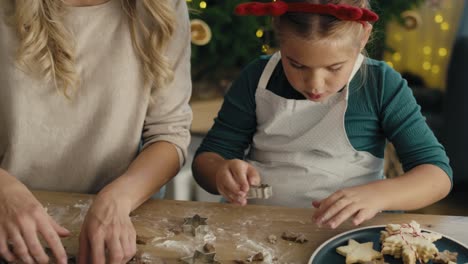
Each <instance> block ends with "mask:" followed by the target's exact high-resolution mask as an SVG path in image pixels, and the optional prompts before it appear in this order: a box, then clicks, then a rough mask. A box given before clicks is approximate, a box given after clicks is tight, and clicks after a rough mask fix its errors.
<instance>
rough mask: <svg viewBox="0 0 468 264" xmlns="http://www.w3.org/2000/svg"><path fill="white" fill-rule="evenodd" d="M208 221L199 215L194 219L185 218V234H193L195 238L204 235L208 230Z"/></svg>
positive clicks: (183, 226)
mask: <svg viewBox="0 0 468 264" xmlns="http://www.w3.org/2000/svg"><path fill="white" fill-rule="evenodd" d="M206 219H207V218H204V217H200V216H199V215H198V214H196V215H194V216H193V217H189V218H184V224H183V225H182V228H183V230H184V233H188V234H192V235H193V236H199V235H204V234H205V233H206V232H207V230H208V226H207V224H206Z"/></svg>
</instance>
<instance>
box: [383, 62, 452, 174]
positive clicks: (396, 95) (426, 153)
mask: <svg viewBox="0 0 468 264" xmlns="http://www.w3.org/2000/svg"><path fill="white" fill-rule="evenodd" d="M380 77H381V78H379V82H380V83H379V84H378V85H379V87H383V89H382V90H381V91H380V92H381V94H380V120H381V126H382V129H383V130H384V133H385V135H386V137H387V139H388V140H390V141H391V142H392V143H393V144H394V146H395V149H396V151H397V154H398V156H399V158H400V161H401V163H402V165H403V169H404V170H405V171H408V170H410V169H412V168H414V167H416V166H418V165H422V164H432V165H435V166H438V167H439V168H441V169H442V170H443V171H445V172H446V173H447V175H448V177H449V178H450V181H452V182H453V179H452V178H453V173H452V169H451V167H450V165H449V159H448V157H447V155H446V153H445V149H444V147H443V146H442V145H441V144H440V143H439V142H438V141H437V138H436V137H435V136H434V133H433V132H432V131H431V129H430V128H429V126H428V125H427V123H426V120H425V118H424V117H423V115H422V114H421V107H420V106H419V105H418V104H417V102H416V99H415V98H414V96H413V94H412V91H411V89H410V88H409V87H408V84H407V82H406V80H404V79H403V78H402V77H401V75H400V74H399V73H397V72H396V71H394V70H393V69H392V68H390V67H388V66H386V65H385V66H384V69H383V72H382V75H381V76H380Z"/></svg>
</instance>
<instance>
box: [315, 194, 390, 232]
mask: <svg viewBox="0 0 468 264" xmlns="http://www.w3.org/2000/svg"><path fill="white" fill-rule="evenodd" d="M384 200H385V197H382V196H381V195H379V192H378V190H376V188H373V187H372V186H369V185H361V186H356V187H351V188H345V189H342V190H339V191H337V192H335V193H333V194H332V195H330V196H329V197H327V198H325V199H323V200H321V201H314V202H312V205H313V206H314V207H315V208H317V210H316V211H315V212H314V215H313V219H314V220H315V223H316V224H317V225H319V226H322V225H326V226H329V227H331V228H336V227H338V226H339V225H341V224H342V223H343V222H344V221H346V220H347V219H348V218H353V224H354V225H359V224H361V223H362V222H364V221H366V220H369V219H371V218H373V217H374V216H375V215H376V214H377V213H378V212H380V211H381V210H383V208H384V202H385V201H384Z"/></svg>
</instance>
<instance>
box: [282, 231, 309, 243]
mask: <svg viewBox="0 0 468 264" xmlns="http://www.w3.org/2000/svg"><path fill="white" fill-rule="evenodd" d="M281 238H282V239H284V240H287V241H292V242H295V243H299V244H304V243H306V242H307V241H308V240H307V238H306V237H305V236H304V234H300V233H294V232H283V234H282V235H281Z"/></svg>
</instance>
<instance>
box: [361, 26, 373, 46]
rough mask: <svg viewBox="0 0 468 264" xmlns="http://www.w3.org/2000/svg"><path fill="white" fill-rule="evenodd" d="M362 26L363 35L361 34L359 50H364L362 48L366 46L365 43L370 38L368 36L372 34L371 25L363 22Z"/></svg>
mask: <svg viewBox="0 0 468 264" xmlns="http://www.w3.org/2000/svg"><path fill="white" fill-rule="evenodd" d="M362 26H363V28H364V33H363V34H362V39H361V43H360V44H361V46H360V48H361V50H363V49H364V47H365V46H366V44H367V42H368V41H369V38H370V35H371V32H372V28H373V27H372V24H370V23H368V22H363V23H362Z"/></svg>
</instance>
